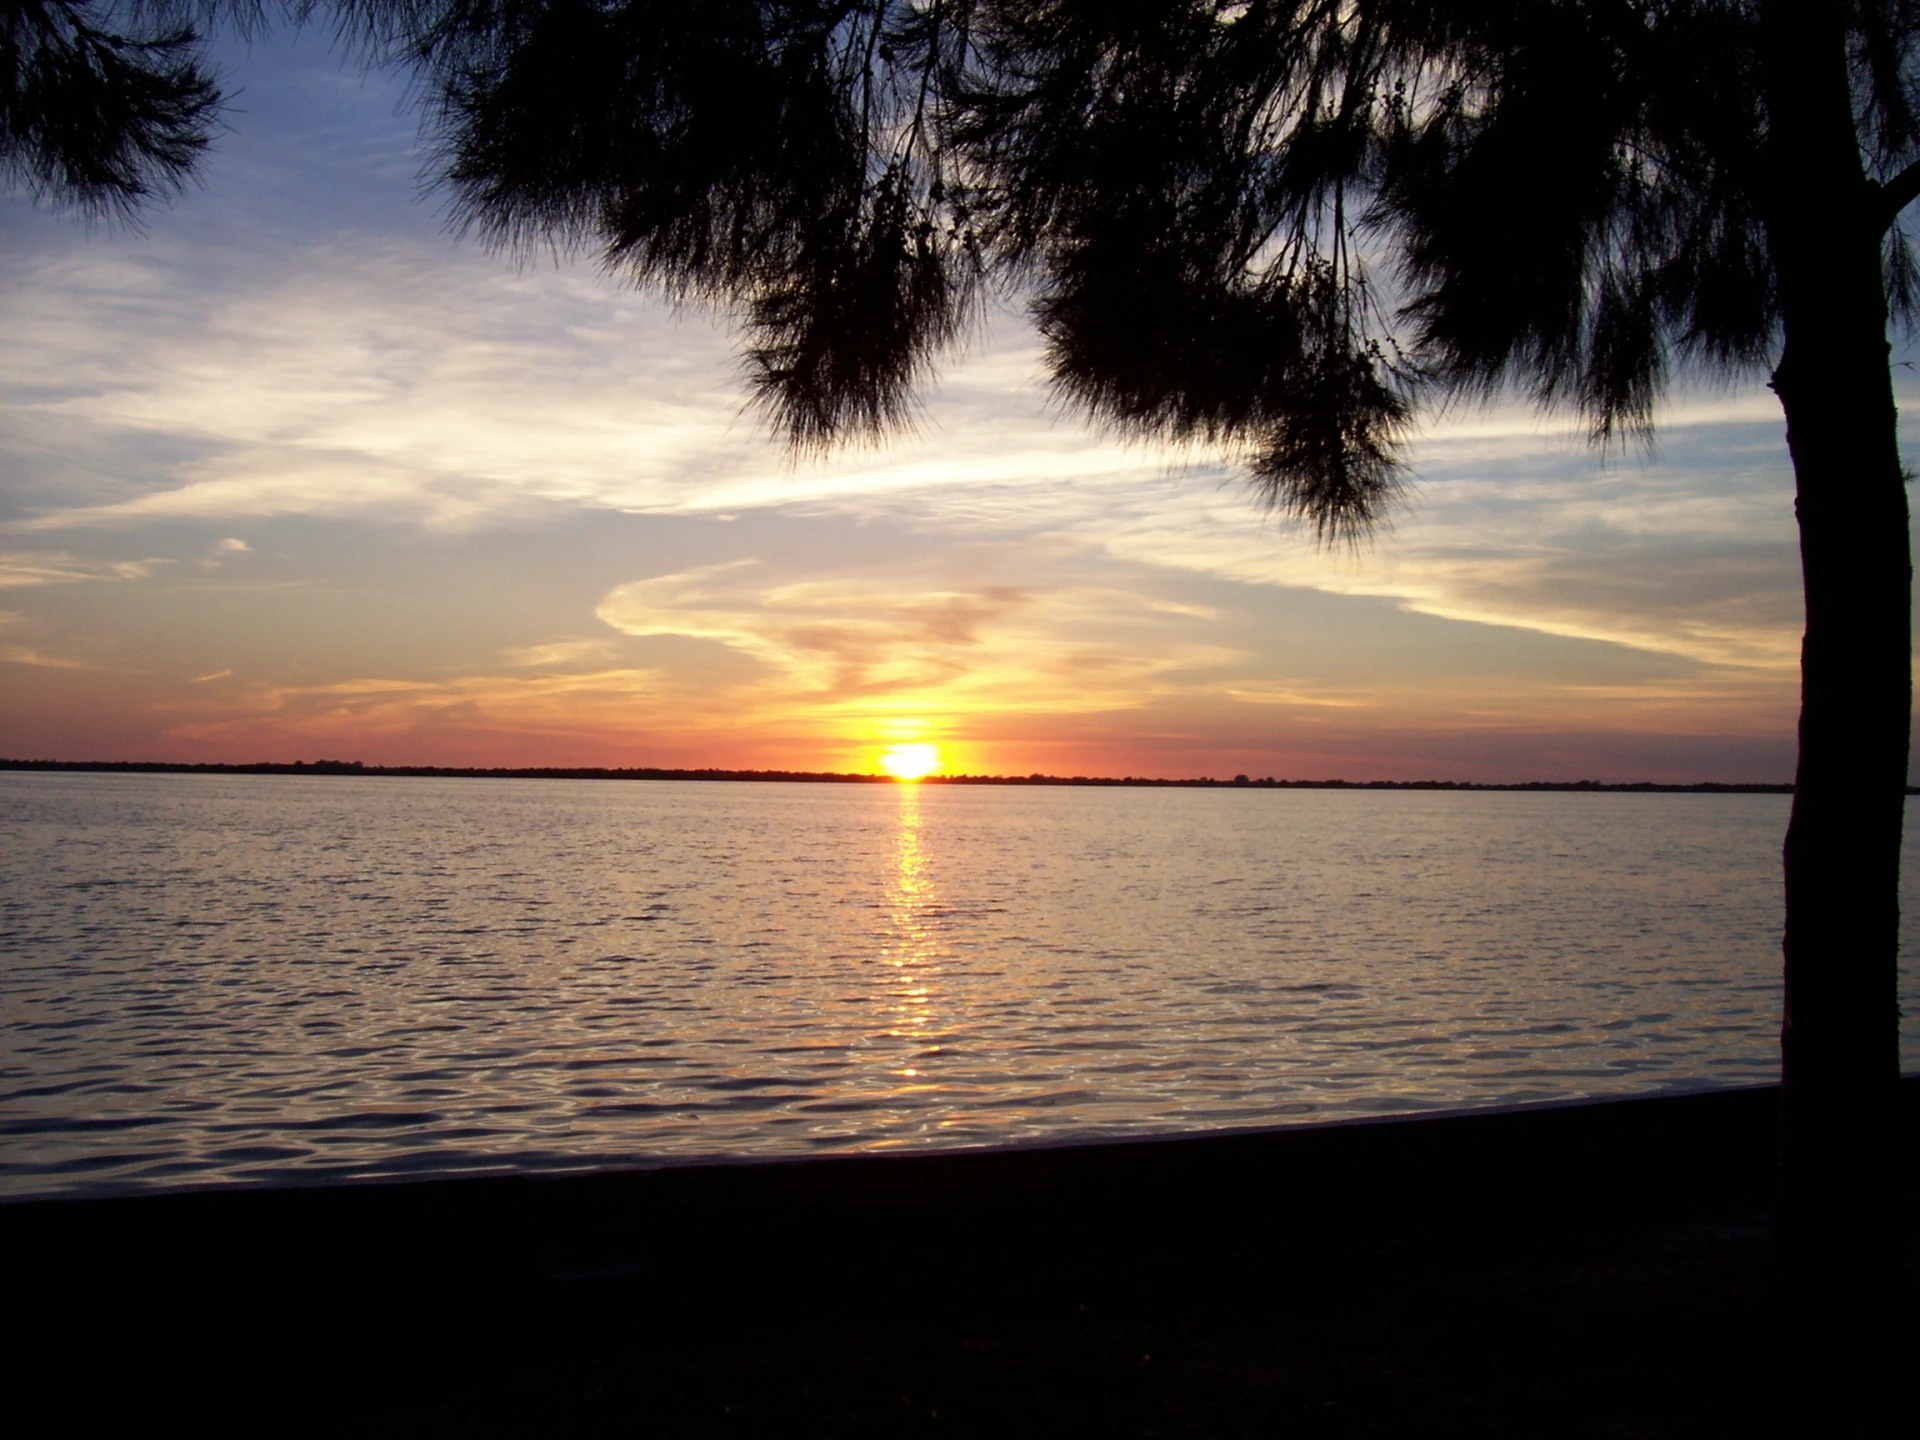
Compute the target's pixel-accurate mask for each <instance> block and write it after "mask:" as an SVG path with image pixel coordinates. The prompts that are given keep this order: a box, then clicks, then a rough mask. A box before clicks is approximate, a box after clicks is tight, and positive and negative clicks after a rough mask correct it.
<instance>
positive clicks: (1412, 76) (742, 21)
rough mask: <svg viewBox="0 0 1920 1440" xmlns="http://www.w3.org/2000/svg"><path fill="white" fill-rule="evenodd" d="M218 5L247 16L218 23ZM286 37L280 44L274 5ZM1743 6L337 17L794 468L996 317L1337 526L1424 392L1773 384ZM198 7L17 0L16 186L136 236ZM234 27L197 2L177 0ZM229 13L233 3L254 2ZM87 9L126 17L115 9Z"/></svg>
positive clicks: (1146, 415) (957, 4) (1904, 77)
mask: <svg viewBox="0 0 1920 1440" xmlns="http://www.w3.org/2000/svg"><path fill="white" fill-rule="evenodd" d="M1835 4H1836V6H1837V7H1838V8H1839V9H1840V10H1843V11H1844V12H1845V17H1846V25H1847V27H1848V33H1849V36H1850V43H1851V47H1852V57H1853V58H1852V86H1853V91H1854V108H1855V114H1856V118H1857V131H1858V139H1859V144H1860V149H1861V153H1862V156H1863V158H1864V160H1865V163H1866V166H1867V169H1868V172H1869V174H1871V175H1872V176H1873V177H1874V182H1873V185H1872V187H1871V189H1872V193H1871V194H1869V195H1866V196H1863V197H1862V205H1861V212H1860V214H1859V215H1858V216H1854V217H1835V222H1834V223H1836V224H1848V223H1861V224H1869V225H1872V226H1874V227H1876V228H1875V233H1876V234H1877V233H1881V232H1885V234H1886V280H1887V295H1888V300H1889V303H1890V305H1891V306H1892V308H1893V311H1894V313H1895V314H1896V315H1897V316H1899V317H1901V318H1910V317H1911V315H1912V312H1913V309H1914V305H1915V301H1916V297H1917V295H1920V286H1917V285H1916V272H1915V266H1914V263H1913V259H1912V256H1911V252H1910V250H1909V247H1908V245H1907V242H1906V239H1905V237H1904V235H1903V234H1902V233H1901V232H1900V231H1899V229H1898V227H1897V226H1896V225H1895V224H1894V221H1895V218H1896V216H1897V215H1898V213H1899V211H1900V209H1901V208H1902V207H1903V206H1904V204H1905V203H1906V202H1907V201H1908V200H1910V199H1911V198H1913V195H1914V193H1915V191H1916V190H1917V189H1920V179H1916V172H1915V171H1914V170H1912V169H1910V168H1909V167H1910V166H1911V165H1912V164H1913V162H1914V160H1915V158H1916V157H1917V156H1920V82H1917V80H1916V64H1915V38H1916V32H1917V31H1920V25H1917V24H1916V20H1917V18H1920V0H1835ZM227 8H228V10H229V11H233V9H234V7H232V6H228V7H227ZM286 8H287V13H289V14H291V15H294V16H296V17H300V18H304V17H305V15H306V14H307V10H306V8H305V7H303V6H302V5H301V4H298V3H295V4H292V5H289V6H288V7H286ZM1762 8H1763V6H1762V3H1761V0H701V3H691V0H338V3H337V4H336V5H334V6H333V7H331V9H330V11H329V14H330V17H331V20H332V23H334V24H335V25H336V26H338V28H339V29H340V31H341V33H342V34H343V36H345V37H346V38H348V39H349V40H350V42H351V43H353V44H354V45H356V46H358V47H359V48H360V50H361V53H362V54H363V55H365V56H367V57H368V58H370V59H373V60H376V61H382V62H388V63H396V64H402V65H406V66H409V67H411V68H413V69H414V71H415V72H416V74H417V75H418V77H419V80H420V84H421V91H420V93H421V96H422V98H423V100H424V101H425V103H426V106H427V112H428V123H429V127H430V130H431V133H432V136H433V138H434V141H435V144H436V146H437V163H438V164H439V166H440V167H441V174H442V178H443V179H444V180H445V182H446V183H447V184H448V185H449V186H450V187H451V190H452V194H453V196H454V199H455V204H456V207H457V213H458V214H459V216H460V218H461V220H462V222H463V223H464V224H465V225H466V226H467V227H468V228H470V229H471V230H473V231H475V232H476V233H478V234H480V235H483V236H485V237H486V238H488V239H489V240H492V241H495V242H498V243H501V244H504V245H507V246H511V247H535V246H548V245H552V246H558V247H561V248H565V249H575V250H586V251H590V252H597V253H598V254H600V255H601V256H603V257H604V259H605V260H606V261H607V263H608V264H609V265H611V266H613V267H615V268H617V269H621V270H624V271H626V272H628V273H630V274H631V275H633V276H634V277H635V278H636V279H638V280H640V281H643V282H646V283H650V284H653V285H656V286H658V287H660V288H661V289H663V290H664V291H665V292H666V293H668V294H670V295H672V296H673V297H675V298H676V299H679V300H683V301H688V302H694V303H701V304H706V305H711V306H715V307H718V308H720V309H722V310H724V311H725V312H727V313H728V314H730V315H732V316H733V317H735V318H736V319H737V321H738V322H739V323H740V325H741V327H742V330H743V334H744V339H745V345H746V354H747V361H748V365H749V369H750V375H751V383H752V385H753V388H754V392H755V395H756V398H757V399H758V401H759V402H760V403H761V405H762V406H763V407H764V409H765V410H766V411H767V413H768V414H769V415H770V417H771V418H772V420H773V421H774V423H775V425H776V428H777V429H778V430H779V431H780V432H781V433H783V434H784V435H785V436H786V437H787V439H788V440H789V441H790V442H791V443H792V444H794V445H795V446H796V447H799V448H802V449H808V448H815V449H817V448H824V447H827V446H830V445H832V444H834V443H836V442H839V441H842V440H844V439H847V438H857V437H860V436H864V435H874V434H879V433H884V432H886V431H888V430H890V429H892V428H895V427H897V426H899V425H901V424H903V423H904V422H906V421H907V420H909V419H910V417H911V414H912V410H913V405H914V400H915V396H916V394H917V393H918V392H919V390H920V389H921V388H922V387H923V386H924V385H925V384H926V383H927V382H928V381H929V379H930V378H931V377H932V375H933V373H934V370H935V367H936V364H937V362H938V361H939V359H940V357H941V356H942V355H943V353H945V352H947V351H948V350H949V349H950V348H951V347H952V346H953V345H954V344H955V342H956V341H958V340H960V339H961V338H963V337H964V336H965V335H966V334H967V333H968V331H969V328H970V326H971V325H972V324H973V322H974V321H975V319H976V318H977V316H978V315H979V314H980V310H981V307H982V305H983V303H984V302H985V301H986V299H987V298H988V297H989V296H990V295H992V294H994V293H996V292H997V293H1000V294H1002V295H1006V296H1011V297H1017V298H1018V299H1019V300H1020V301H1022V302H1023V303H1025V304H1027V305H1029V306H1030V308H1031V312H1032V315H1033V317H1034V319H1035V321H1036V322H1037V324H1038V326H1039V328H1040V331H1041V333H1042V335H1043V336H1044V338H1045V341H1046V345H1047V358H1048V363H1049V366H1050V369H1051V373H1052V377H1053V381H1054V384H1055V386H1056V387H1057V390H1058V393H1059V394H1060V395H1061V396H1062V397H1063V398H1064V399H1065V400H1067V401H1068V402H1070V403H1072V404H1074V405H1076V406H1078V407H1080V408H1082V409H1084V410H1086V411H1088V412H1090V413H1091V414H1093V415H1094V416H1096V417H1098V418H1099V419H1101V420H1103V421H1105V422H1107V423H1109V424H1112V425H1114V426H1116V427H1118V428H1119V429H1121V430H1122V431H1124V432H1126V433H1130V434H1134V435H1138V436H1142V437H1151V438H1155V439H1160V440H1165V441H1171V442H1175V443H1182V442H1201V443H1205V444H1210V445H1214V446H1219V447H1224V448H1226V449H1227V450H1228V451H1230V452H1232V453H1236V454H1238V455H1240V456H1241V457H1242V458H1243V459H1244V460H1245V462H1246V463H1247V465H1248V467H1249V468H1250V470H1251V473H1252V474H1253V476H1254V477H1255V478H1256V480H1257V481H1258V482H1259V484H1260V485H1261V486H1262V488H1263V489H1264V492H1265V494H1266V496H1267V497H1268V499H1269V500H1270V501H1272V502H1273V503H1274V504H1275V505H1277V506H1278V507H1279V508H1281V509H1282V510H1284V511H1287V512H1289V513H1292V514H1294V515H1297V516H1299V517H1301V518H1303V519H1305V520H1307V521H1308V522H1309V523H1311V524H1312V525H1314V526H1315V527H1316V528H1317V529H1318V531H1319V533H1320V534H1321V536H1322V537H1323V538H1339V537H1351V536H1354V535H1357V534H1359V533H1361V532H1363V531H1365V530H1366V528H1367V527H1368V526H1369V525H1370V524H1371V523H1372V522H1373V521H1374V520H1375V519H1376V518H1377V517H1378V516H1379V515H1380V514H1381V512H1382V509H1383V506H1384V505H1385V504H1386V503H1387V502H1388V501H1389V500H1390V498H1391V496H1392V493H1393V491H1394V488H1395V485H1396V477H1397V475H1398V473H1399V469H1398V457H1399V446H1400V442H1401V439H1402V436H1403V434H1404V431H1405V427H1406V424H1407V421H1408V420H1409V418H1410V416H1411V414H1412V412H1413V408H1414V407H1415V406H1416V405H1417V404H1419V403H1420V402H1421V401H1423V400H1426V399H1444V398H1447V397H1461V396H1466V397H1473V396H1484V395H1487V394H1490V393H1492V392H1495V391H1497V390H1500V389H1502V388H1505V387H1509V386H1512V387H1517V388H1518V389H1520V390H1522V391H1524V392H1526V393H1529V394H1531V395H1532V396H1533V397H1534V398H1536V399H1537V400H1539V401H1540V402H1542V403H1543V404H1549V405H1558V406H1567V407H1571V408H1573V409H1574V410H1576V411H1577V412H1579V413H1580V414H1582V415H1583V416H1584V417H1585V418H1586V420H1587V421H1588V422H1589V424H1590V425H1591V427H1592V430H1593V433H1594V435H1595V437H1596V439H1599V440H1602V441H1605V440H1608V439H1611V438H1612V437H1615V436H1616V435H1619V434H1622V433H1632V432H1635V431H1639V430H1643V429H1644V428H1645V427H1646V425H1647V424H1648V423H1649V421H1650V417H1651V414H1652V407H1653V403H1654V401H1655V398H1656V397H1657V396H1658V395H1659V394H1660V392H1661V389H1662V387H1663V385H1664V384H1665V383H1666V381H1667V380H1668V378H1669V376H1670V374H1671V373H1672V372H1673V370H1674V369H1675V367H1676V366H1686V365H1694V366H1703V367H1706V368H1709V369H1717V370H1722V371H1726V370H1733V371H1739V370H1743V369H1757V368H1759V367H1764V366H1765V365H1767V364H1769V363H1771V361H1772V360H1773V359H1775V358H1777V355H1778V348H1779V339H1780V335H1779V329H1780V314H1779V305H1778V296H1777V290H1778V285H1777V279H1776V275H1775V266H1774V263H1773V258H1772V256H1771V253H1770V250H1769V242H1768V226H1767V215H1768V207H1769V206H1770V205H1776V204H1780V203H1784V202H1783V201H1782V197H1779V196H1777V195H1774V194H1772V193H1770V190H1769V184H1770V181H1769V174H1770V171H1769V167H1768V166H1767V164H1766V154H1767V145H1768V121H1767V115H1766V106H1765V103H1764V86H1763V83H1762V73H1761V72H1762V62H1761V51H1760V44H1759V38H1758V29H1759V15H1760V12H1761V9H1762ZM193 13H195V12H193V11H192V9H191V7H186V8H182V7H180V6H170V5H161V6H158V7H156V6H154V5H151V4H146V5H143V4H139V3H127V4H120V5H115V4H113V3H111V0H0V23H3V24H4V26H5V29H4V32H3V37H4V38H3V39H0V44H3V45H4V48H3V49H0V96H4V103H5V105H6V123H5V127H4V131H3V132H0V134H3V135H4V144H5V147H6V148H5V151H4V163H5V165H6V167H7V169H8V171H9V173H10V175H11V177H12V178H13V179H14V180H15V181H17V182H24V183H25V184H26V185H27V186H28V187H29V188H30V189H32V190H33V191H34V192H35V193H36V194H39V195H42V196H46V197H52V198H57V199H61V200H66V201H70V202H76V203H79V204H81V205H84V206H88V207H91V208H94V209H114V208H119V209H125V208H127V207H130V206H131V205H133V204H135V203H137V202H138V201H140V200H142V199H144V198H146V197H148V196H150V195H152V194H154V193H156V192H157V191H161V190H164V189H166V188H167V187H168V186H170V185H175V184H177V183H179V180H180V178H181V177H182V176H183V175H184V174H186V173H187V171H188V169H189V167H190V166H191V164H192V162H193V160H194V158H195V156H196V155H197V154H198V153H199V151H200V150H201V148H202V147H204V145H205V143H206V139H207V133H208V126H209V125H210V124H211V122H212V117H213V106H214V102H215V99H216V96H215V94H214V91H213V85H212V81H211V79H210V78H209V76H208V74H207V72H206V70H205V68H204V66H203V64H202V62H200V61H199V60H198V59H197V58H196V56H195V53H194V39H193V33H192V30H191V29H190V28H189V26H188V23H187V21H188V19H189V18H191V15H192V14H193ZM198 13H201V14H212V15H217V14H219V13H220V6H219V5H217V4H215V5H212V6H210V7H209V6H203V7H202V8H201V10H200V11H199V12H198ZM234 13H246V12H244V11H237V12H234ZM109 22H111V23H109Z"/></svg>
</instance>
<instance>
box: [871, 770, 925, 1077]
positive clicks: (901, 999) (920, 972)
mask: <svg viewBox="0 0 1920 1440" xmlns="http://www.w3.org/2000/svg"><path fill="white" fill-rule="evenodd" d="M887 904H888V912H889V913H888V917H887V920H888V924H887V934H886V938H885V940H884V941H883V943H882V946H881V960H882V963H883V964H884V965H885V966H886V967H887V968H888V969H890V970H891V971H892V972H893V974H892V975H891V976H890V977H889V979H890V981H891V985H890V999H891V1002H892V1004H891V1009H892V1014H891V1017H890V1018H891V1021H892V1024H891V1028H890V1029H889V1030H888V1031H887V1034H888V1037H889V1038H890V1039H893V1040H895V1041H902V1040H905V1041H915V1042H922V1043H924V1042H926V1041H929V1040H931V1039H932V1038H933V1035H934V1021H935V1015H934V1011H933V981H934V980H935V979H936V978H937V970H936V968H935V961H936V960H937V949H936V945H937V939H936V936H935V934H934V926H933V911H934V907H935V904H936V901H935V896H934V885H933V875H932V873H931V870H930V868H929V866H928V863H927V855H926V850H925V848H924V846H923V845H922V843H921V813H920V791H919V787H918V786H914V785H902V786H901V787H900V820H899V827H898V829H897V830H896V831H895V835H894V864H893V873H892V874H891V875H890V876H889V877H888V884H887ZM906 1058H907V1061H908V1063H907V1064H906V1065H904V1066H902V1067H901V1068H900V1069H899V1071H898V1073H899V1074H900V1075H901V1076H902V1077H903V1078H905V1079H908V1080H916V1079H919V1078H920V1066H919V1064H918V1063H917V1062H918V1061H919V1060H920V1059H921V1058H922V1057H920V1056H917V1055H915V1054H914V1053H912V1052H909V1054H908V1056H907V1057H906Z"/></svg>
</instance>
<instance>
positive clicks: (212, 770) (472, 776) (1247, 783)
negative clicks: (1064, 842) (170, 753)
mask: <svg viewBox="0 0 1920 1440" xmlns="http://www.w3.org/2000/svg"><path fill="white" fill-rule="evenodd" d="M0 770H75V771H98V772H103V773H108V774H139V775H372V776H416V777H419V776H440V777H444V778H447V779H460V780H736V781H739V780H745V781H754V780H765V781H785V782H788V783H795V782H798V783H805V784H822V785H898V784H901V783H906V782H902V781H899V780H896V779H895V778H894V777H893V776H891V775H856V774H851V773H841V772H836V771H830V770H720V769H711V768H708V769H698V770H672V769H662V768H659V767H655V766H648V765H642V766H633V767H630V768H623V769H614V768H608V767H604V766H594V765H575V766H565V765H531V766H527V765H523V766H503V765H495V766H478V765H367V764H364V763H362V762H361V761H359V760H294V761H290V762H284V763H283V762H277V761H259V762H257V763H254V764H248V765H226V764H215V763H191V764H190V763H186V762H175V761H169V760H8V759H0ZM910 783H913V784H916V785H1122V786H1143V787H1148V788H1154V787H1159V788H1174V789H1205V788H1226V789H1247V790H1521V791H1529V790H1542V791H1569V792H1574V793H1581V794H1588V793H1593V794H1649V795H1651V794H1659V795H1791V794H1792V793H1793V786H1792V785H1790V784H1784V785H1763V784H1746V785H1737V784H1736V785H1729V784H1721V783H1719V782H1717V781H1710V780H1709V781H1700V782H1698V783H1695V784H1691V785H1669V784H1662V783H1658V782H1655V781H1650V780H1637V781H1632V782H1629V783H1623V784H1616V783H1610V782H1607V781H1603V780H1525V781H1516V782H1512V783H1508V784H1495V783H1487V782H1481V781H1475V780H1277V779H1275V778H1274V777H1273V776H1271V775H1267V776H1264V777H1259V778H1254V777H1250V776H1246V775H1235V776H1233V777H1232V778H1231V779H1228V780H1220V779H1215V778H1213V777H1211V776H1206V775H1199V776H1192V777H1188V778H1184V779H1172V780H1160V779H1150V778H1147V777H1144V776H1138V775H1123V776H1113V775H1043V774H1040V773H1038V772H1035V773H1034V774H1031V775H929V776H927V777H926V778H925V779H922V780H916V781H913V782H910ZM1907 793H1908V794H1909V795H1920V786H1908V787H1907Z"/></svg>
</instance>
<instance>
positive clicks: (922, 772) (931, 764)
mask: <svg viewBox="0 0 1920 1440" xmlns="http://www.w3.org/2000/svg"><path fill="white" fill-rule="evenodd" d="M880 768H881V769H882V770H884V771H886V772H887V774H889V775H891V776H893V778H894V779H896V780H918V779H920V778H921V777H923V776H926V775H931V774H933V772H934V771H936V770H938V769H939V768H940V747H939V746H937V745H895V746H894V747H893V748H892V749H891V750H887V751H885V752H883V753H882V754H881V756H880Z"/></svg>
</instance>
